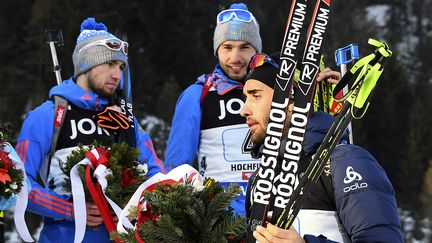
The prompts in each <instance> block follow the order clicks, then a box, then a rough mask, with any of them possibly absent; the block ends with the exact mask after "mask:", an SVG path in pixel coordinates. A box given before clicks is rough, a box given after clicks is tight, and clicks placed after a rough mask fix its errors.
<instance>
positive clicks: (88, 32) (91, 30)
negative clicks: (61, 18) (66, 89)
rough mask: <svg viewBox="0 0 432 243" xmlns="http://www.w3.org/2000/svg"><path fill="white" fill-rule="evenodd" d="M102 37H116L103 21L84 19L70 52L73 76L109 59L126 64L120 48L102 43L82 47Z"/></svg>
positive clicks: (124, 55) (125, 57)
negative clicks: (108, 46)
mask: <svg viewBox="0 0 432 243" xmlns="http://www.w3.org/2000/svg"><path fill="white" fill-rule="evenodd" d="M102 39H118V38H117V37H115V36H114V35H113V34H111V33H109V32H108V29H107V27H106V26H105V25H104V24H103V23H97V22H96V21H95V19H94V18H87V19H85V20H84V21H83V22H82V24H81V33H80V35H79V36H78V38H77V43H76V46H75V50H74V52H73V54H72V61H73V64H74V77H75V78H76V77H78V76H79V75H80V74H82V73H85V72H87V71H88V70H90V69H92V68H93V67H95V66H98V65H100V64H103V63H106V62H109V61H114V60H116V61H122V62H124V63H125V64H127V59H128V58H127V55H126V54H124V53H123V51H122V50H119V51H114V50H110V49H108V48H107V47H106V46H103V45H94V46H89V47H88V48H83V47H84V46H86V45H87V44H89V43H92V42H95V41H98V40H102ZM118 40H119V39H118ZM82 48H83V49H82ZM81 49H82V50H81Z"/></svg>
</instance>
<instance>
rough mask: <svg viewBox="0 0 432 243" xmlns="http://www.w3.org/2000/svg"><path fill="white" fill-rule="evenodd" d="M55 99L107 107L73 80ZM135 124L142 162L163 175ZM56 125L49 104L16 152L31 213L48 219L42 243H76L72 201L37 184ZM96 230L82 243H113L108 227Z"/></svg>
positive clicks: (29, 122) (30, 118) (30, 117)
mask: <svg viewBox="0 0 432 243" xmlns="http://www.w3.org/2000/svg"><path fill="white" fill-rule="evenodd" d="M54 95H58V96H61V97H63V98H65V99H67V100H68V101H69V102H70V103H72V104H74V105H75V106H77V107H79V108H83V109H86V110H93V111H95V110H96V111H99V110H102V109H104V108H105V107H106V106H107V105H108V100H107V99H106V98H103V97H101V96H99V95H98V94H96V93H93V92H88V91H84V90H83V89H81V87H79V86H78V85H77V84H76V83H75V82H74V80H72V79H69V80H66V81H64V82H63V83H62V84H61V85H59V86H55V87H54V88H52V89H51V91H50V94H49V97H50V98H51V99H52V98H53V96H54ZM134 123H135V134H136V146H137V147H138V148H139V150H140V152H141V153H140V155H139V161H140V162H142V163H146V164H147V165H148V169H149V173H148V175H149V176H151V175H153V174H155V173H157V172H160V171H163V170H164V169H163V165H162V164H161V162H160V161H159V159H158V157H157V156H156V154H155V150H154V148H153V144H152V141H151V139H150V137H149V136H148V135H147V134H146V133H144V132H143V131H142V130H141V129H140V126H139V124H138V122H137V119H136V118H135V119H134ZM53 125H54V103H53V101H52V100H47V101H46V102H44V103H43V104H42V105H40V106H39V107H37V108H35V109H34V110H33V111H31V112H29V113H28V114H27V116H26V118H25V120H24V123H23V125H22V128H21V131H20V134H19V136H18V143H17V146H16V150H17V153H18V154H19V155H20V157H21V159H22V161H23V162H24V163H25V170H26V173H27V175H28V178H29V180H30V182H31V187H32V189H31V191H30V193H29V201H28V210H29V211H31V212H34V213H36V214H39V215H41V216H43V217H44V219H45V224H44V228H43V230H42V232H41V235H40V239H39V242H73V238H74V231H75V226H74V222H73V213H72V209H73V204H72V201H71V197H70V196H69V195H60V194H58V193H56V192H54V191H53V190H52V188H50V187H49V185H46V186H42V185H40V184H39V183H38V181H37V177H38V173H39V172H40V170H41V168H43V167H46V166H47V163H49V158H48V157H49V152H50V147H51V140H52V136H53ZM41 176H44V175H41ZM96 228H98V229H97V230H95V228H93V229H92V228H87V231H86V234H85V238H84V241H83V242H92V243H94V242H110V241H109V238H108V237H109V236H108V233H107V231H106V229H105V227H104V226H103V225H101V226H100V227H96Z"/></svg>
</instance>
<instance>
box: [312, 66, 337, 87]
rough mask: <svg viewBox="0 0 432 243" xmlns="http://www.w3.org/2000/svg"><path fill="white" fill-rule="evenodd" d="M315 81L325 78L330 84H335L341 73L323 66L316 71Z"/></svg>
mask: <svg viewBox="0 0 432 243" xmlns="http://www.w3.org/2000/svg"><path fill="white" fill-rule="evenodd" d="M316 79H317V81H323V80H327V82H329V83H332V84H337V83H338V82H339V80H340V79H341V73H340V72H337V71H333V70H331V69H330V68H325V69H324V70H322V71H321V72H319V73H318V76H317V78H316Z"/></svg>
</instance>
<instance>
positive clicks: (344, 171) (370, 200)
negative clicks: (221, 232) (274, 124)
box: [241, 57, 403, 243]
mask: <svg viewBox="0 0 432 243" xmlns="http://www.w3.org/2000/svg"><path fill="white" fill-rule="evenodd" d="M267 58H269V57H267ZM264 60H269V59H264ZM271 63H273V62H271V61H269V62H263V64H262V65H261V66H258V67H255V68H254V69H253V70H252V71H251V72H250V73H249V74H248V76H247V78H246V83H245V86H244V89H243V94H244V95H245V97H246V101H245V105H244V106H243V109H242V110H241V115H242V116H244V117H245V118H246V122H247V125H248V126H249V129H250V131H251V133H252V135H251V140H252V141H253V142H254V143H255V144H256V147H255V148H254V150H253V151H254V152H255V155H256V157H261V151H260V149H262V144H263V142H264V138H265V136H266V129H267V125H268V119H269V112H270V106H271V102H272V97H273V92H274V90H273V87H274V84H275V82H274V80H275V76H276V73H277V71H278V68H277V67H276V65H275V64H274V63H273V64H271ZM294 95H295V92H294ZM290 100H291V99H290ZM292 109H293V103H292V102H291V104H290V105H289V108H288V116H287V119H290V114H291V112H292ZM333 119H334V117H332V116H330V115H328V114H327V113H324V112H315V113H312V115H311V117H310V118H309V120H308V124H307V129H306V134H305V138H304V142H303V148H302V153H301V158H300V161H299V163H298V174H301V173H302V172H304V171H305V170H306V168H307V166H308V164H309V162H310V160H311V157H312V156H313V155H314V154H315V152H316V150H317V149H318V147H319V145H320V144H321V142H322V141H323V139H324V137H325V135H326V133H327V131H328V129H329V128H330V126H331V124H332V122H333ZM286 130H288V129H286ZM344 139H345V141H342V142H341V143H340V144H339V145H338V146H337V147H336V148H335V150H334V151H333V153H332V154H331V157H330V161H329V162H328V164H327V165H326V168H325V170H324V172H323V174H322V175H321V177H320V178H319V180H318V182H317V183H316V184H314V185H313V187H312V188H311V191H310V193H309V194H308V195H307V198H306V199H305V202H304V204H303V207H302V209H301V210H300V212H299V214H298V216H297V218H296V220H295V221H294V224H293V227H292V228H291V229H289V230H284V229H281V228H278V227H276V226H274V225H272V224H268V225H267V226H266V227H262V226H258V227H257V228H256V230H255V231H254V234H253V235H254V237H255V238H256V239H257V241H259V242H260V243H263V242H334V241H337V242H389V243H390V242H403V236H402V232H401V226H400V220H399V215H398V210H397V205H396V198H395V193H394V190H393V187H392V185H391V183H390V181H389V179H388V178H387V176H386V173H385V171H384V170H383V168H382V167H381V166H380V165H379V163H378V162H377V161H376V160H375V159H374V158H373V157H372V155H371V154H369V153H368V152H367V151H366V150H365V149H363V148H361V147H359V146H356V145H352V144H347V143H346V138H344ZM285 142H286V141H285ZM281 147H282V148H284V147H285V146H282V145H281ZM281 152H282V153H283V151H281ZM282 156H283V155H282ZM249 182H250V183H249V188H248V190H247V192H248V195H247V197H246V198H247V199H248V200H247V208H246V210H247V211H250V206H251V203H252V201H251V198H252V196H253V193H254V181H253V179H251V180H250V181H249ZM248 214H249V212H248ZM318 236H319V237H318ZM326 238H327V239H326Z"/></svg>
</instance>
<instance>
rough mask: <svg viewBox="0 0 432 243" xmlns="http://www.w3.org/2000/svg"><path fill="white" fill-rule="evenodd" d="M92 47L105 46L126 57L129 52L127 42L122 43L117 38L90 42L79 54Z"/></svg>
mask: <svg viewBox="0 0 432 243" xmlns="http://www.w3.org/2000/svg"><path fill="white" fill-rule="evenodd" d="M91 46H105V47H106V48H108V49H110V50H113V51H120V50H121V51H122V52H123V53H124V54H125V55H126V56H127V55H128V51H129V44H128V43H127V42H126V41H122V40H120V39H116V38H109V39H102V40H98V41H94V42H90V43H88V44H87V45H85V46H83V47H82V48H81V49H80V50H79V51H78V53H80V52H81V51H83V50H85V49H87V48H89V47H91Z"/></svg>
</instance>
